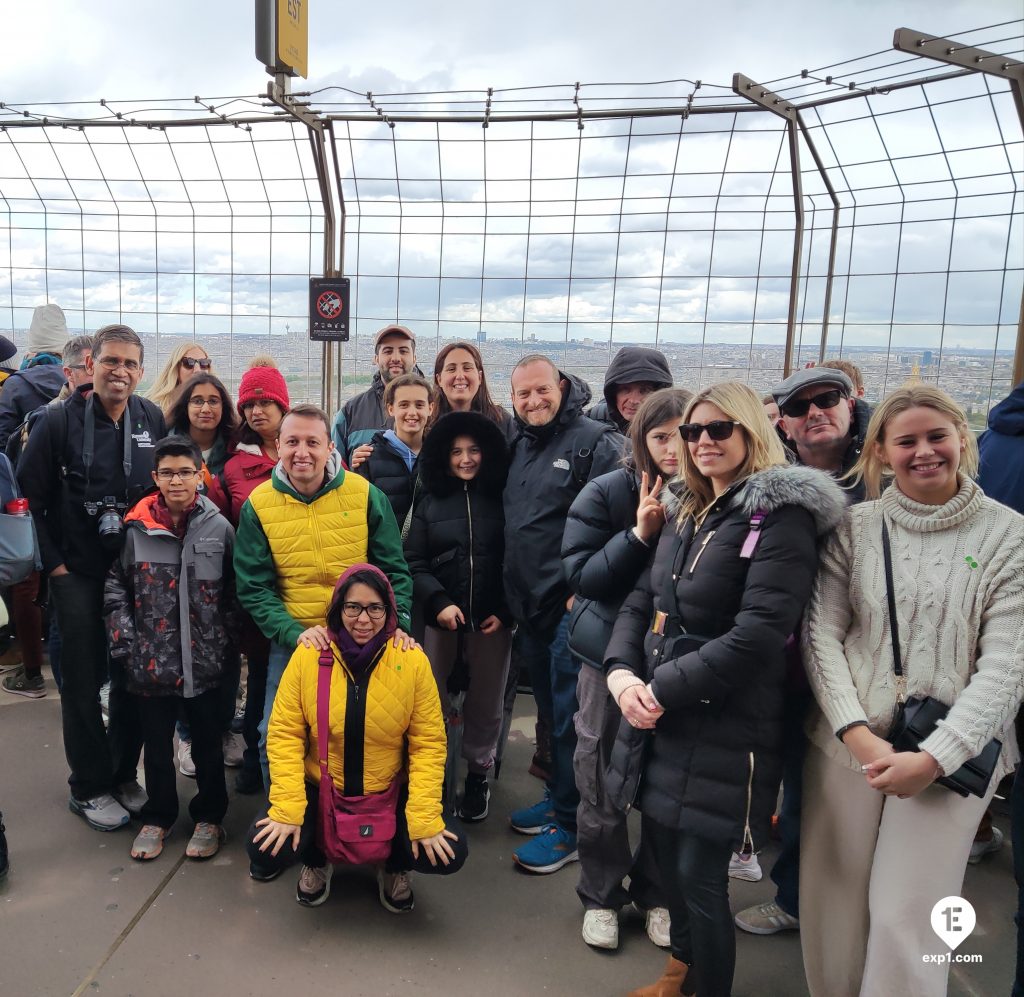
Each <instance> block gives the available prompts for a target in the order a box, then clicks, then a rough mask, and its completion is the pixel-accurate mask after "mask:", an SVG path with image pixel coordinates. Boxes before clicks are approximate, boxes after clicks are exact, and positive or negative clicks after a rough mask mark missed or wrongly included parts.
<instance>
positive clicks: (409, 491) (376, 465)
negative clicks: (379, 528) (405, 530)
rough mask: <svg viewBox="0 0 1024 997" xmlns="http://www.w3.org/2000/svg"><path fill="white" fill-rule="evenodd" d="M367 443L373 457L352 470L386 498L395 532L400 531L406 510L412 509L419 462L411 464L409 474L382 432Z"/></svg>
mask: <svg viewBox="0 0 1024 997" xmlns="http://www.w3.org/2000/svg"><path fill="white" fill-rule="evenodd" d="M370 443H371V444H372V445H373V453H372V454H370V456H369V457H367V458H366V460H364V461H363V462H362V464H360V465H359V467H357V468H356V474H361V475H362V476H363V477H364V478H366V480H367V481H369V482H370V484H371V485H376V486H377V487H378V488H379V489H380V490H381V491H382V492H383V493H384V494H385V495H386V496H387V499H388V501H389V502H390V503H391V508H392V509H393V510H394V512H395V519H396V520H397V521H398V528H399V529H401V528H402V524H403V523H404V522H405V517H406V515H407V514H408V512H409V506H411V505H412V497H413V490H414V489H415V486H416V475H417V473H418V472H419V461H418V460H417V461H416V463H415V464H413V469H412V470H411V471H410V470H409V465H408V464H406V462H405V458H404V457H402V455H401V454H400V453H398V451H397V450H395V449H393V448H392V446H391V444H390V443H389V442H388V441H387V439H386V438H385V436H384V431H383V430H381V431H379V432H377V433H374V434H373V439H371V440H370Z"/></svg>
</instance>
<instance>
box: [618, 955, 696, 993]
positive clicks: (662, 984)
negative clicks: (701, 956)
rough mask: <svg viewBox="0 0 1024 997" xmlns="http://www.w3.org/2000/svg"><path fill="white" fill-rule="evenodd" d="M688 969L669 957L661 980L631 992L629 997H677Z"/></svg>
mask: <svg viewBox="0 0 1024 997" xmlns="http://www.w3.org/2000/svg"><path fill="white" fill-rule="evenodd" d="M689 968H690V967H689V966H688V965H687V964H686V963H685V962H680V961H679V960H678V959H677V958H676V957H675V956H672V955H670V956H669V957H668V963H667V964H666V966H665V971H664V972H663V973H662V974H661V979H660V980H658V981H657V982H655V983H652V984H651V985H650V986H647V987H641V988H640V989H639V990H631V991H630V993H629V997H677V995H678V994H679V993H681V988H682V986H683V980H685V979H686V971H687V970H688V969H689Z"/></svg>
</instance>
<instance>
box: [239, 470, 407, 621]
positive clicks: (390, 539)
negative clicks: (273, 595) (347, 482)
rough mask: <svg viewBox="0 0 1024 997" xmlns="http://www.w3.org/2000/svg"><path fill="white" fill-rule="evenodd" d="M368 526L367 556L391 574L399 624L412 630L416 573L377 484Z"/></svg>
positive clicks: (367, 522)
mask: <svg viewBox="0 0 1024 997" xmlns="http://www.w3.org/2000/svg"><path fill="white" fill-rule="evenodd" d="M366 527H367V532H368V534H369V538H368V540H367V544H366V556H367V559H368V560H369V562H370V564H372V565H374V566H375V567H378V568H380V570H381V571H383V572H384V574H385V575H387V576H388V581H390V582H391V587H392V588H393V589H394V591H395V605H396V606H397V607H398V625H399V626H400V627H401V628H402V629H403V630H404V631H405V632H406V633H409V632H410V630H411V629H412V575H410V574H409V565H408V564H406V563H405V554H403V553H402V534H401V533H400V532H399V530H398V522H397V521H396V520H395V513H394V510H393V509H392V508H391V503H390V502H389V501H388V500H387V496H386V495H385V494H384V493H383V492H382V491H381V490H380V489H379V488H377V487H376V486H375V485H370V499H369V502H368V503H367V508H366ZM253 618H254V619H255V616H254V617H253Z"/></svg>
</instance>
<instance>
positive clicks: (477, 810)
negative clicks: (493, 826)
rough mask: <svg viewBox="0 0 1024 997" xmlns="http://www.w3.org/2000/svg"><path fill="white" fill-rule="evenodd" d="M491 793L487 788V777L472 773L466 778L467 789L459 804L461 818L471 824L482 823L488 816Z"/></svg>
mask: <svg viewBox="0 0 1024 997" xmlns="http://www.w3.org/2000/svg"><path fill="white" fill-rule="evenodd" d="M490 798H491V791H490V789H489V788H488V786H487V777H486V776H483V775H477V774H476V773H474V772H470V773H469V774H468V775H467V776H466V788H465V790H464V791H463V794H462V803H460V804H459V816H460V817H461V818H462V819H463V820H464V821H467V822H468V823H470V824H474V823H477V822H478V821H482V820H483V819H484V818H485V817H486V816H487V804H488V801H489V800H490Z"/></svg>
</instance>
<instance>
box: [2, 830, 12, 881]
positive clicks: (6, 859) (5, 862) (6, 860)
mask: <svg viewBox="0 0 1024 997" xmlns="http://www.w3.org/2000/svg"><path fill="white" fill-rule="evenodd" d="M10 867H11V860H10V856H9V854H8V852H7V828H6V827H4V815H3V814H0V882H2V881H3V878H4V876H6V875H7V870H8V869H9V868H10Z"/></svg>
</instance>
